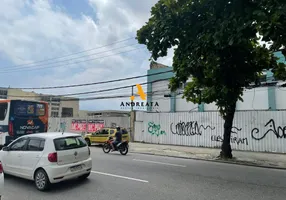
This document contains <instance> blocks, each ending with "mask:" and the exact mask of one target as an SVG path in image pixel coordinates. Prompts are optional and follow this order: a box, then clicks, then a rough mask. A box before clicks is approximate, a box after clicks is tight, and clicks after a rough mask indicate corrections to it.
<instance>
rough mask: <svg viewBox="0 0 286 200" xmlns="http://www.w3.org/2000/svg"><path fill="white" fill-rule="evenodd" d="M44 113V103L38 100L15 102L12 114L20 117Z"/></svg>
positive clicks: (42, 114) (36, 115)
mask: <svg viewBox="0 0 286 200" xmlns="http://www.w3.org/2000/svg"><path fill="white" fill-rule="evenodd" d="M45 114H46V109H45V104H43V103H38V102H28V101H27V102H24V101H18V102H15V106H14V115H16V116H21V117H38V116H44V115H45Z"/></svg>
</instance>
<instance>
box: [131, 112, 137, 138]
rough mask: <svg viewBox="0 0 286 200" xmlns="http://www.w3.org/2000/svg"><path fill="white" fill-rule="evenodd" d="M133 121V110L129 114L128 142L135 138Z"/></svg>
mask: <svg viewBox="0 0 286 200" xmlns="http://www.w3.org/2000/svg"><path fill="white" fill-rule="evenodd" d="M135 120H136V112H135V111H134V110H133V111H131V112H130V141H131V142H133V141H134V136H135Z"/></svg>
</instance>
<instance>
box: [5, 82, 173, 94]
mask: <svg viewBox="0 0 286 200" xmlns="http://www.w3.org/2000/svg"><path fill="white" fill-rule="evenodd" d="M169 79H170V78H165V79H158V80H155V81H150V82H144V83H139V84H140V85H146V84H149V83H155V82H158V81H163V80H169ZM135 86H136V85H134V84H133V85H126V86H121V87H116V88H109V89H102V90H95V91H89V92H78V93H69V94H62V95H45V94H41V95H37V96H40V97H41V96H44V97H64V96H65V97H67V96H77V95H83V94H94V93H101V92H109V91H114V90H120V89H125V88H132V87H135ZM8 96H9V97H19V98H25V97H31V96H27V95H26V96H12V95H8Z"/></svg>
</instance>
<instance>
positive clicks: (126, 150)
mask: <svg viewBox="0 0 286 200" xmlns="http://www.w3.org/2000/svg"><path fill="white" fill-rule="evenodd" d="M119 152H120V153H121V155H124V156H125V155H126V154H127V153H128V147H127V146H126V145H125V146H124V147H122V148H120V149H119Z"/></svg>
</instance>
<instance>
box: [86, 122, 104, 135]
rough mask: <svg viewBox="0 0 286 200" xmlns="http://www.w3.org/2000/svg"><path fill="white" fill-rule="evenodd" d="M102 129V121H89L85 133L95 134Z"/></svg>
mask: <svg viewBox="0 0 286 200" xmlns="http://www.w3.org/2000/svg"><path fill="white" fill-rule="evenodd" d="M103 127H104V121H103V120H89V121H88V128H87V132H96V131H97V130H99V129H102V128H103Z"/></svg>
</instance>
